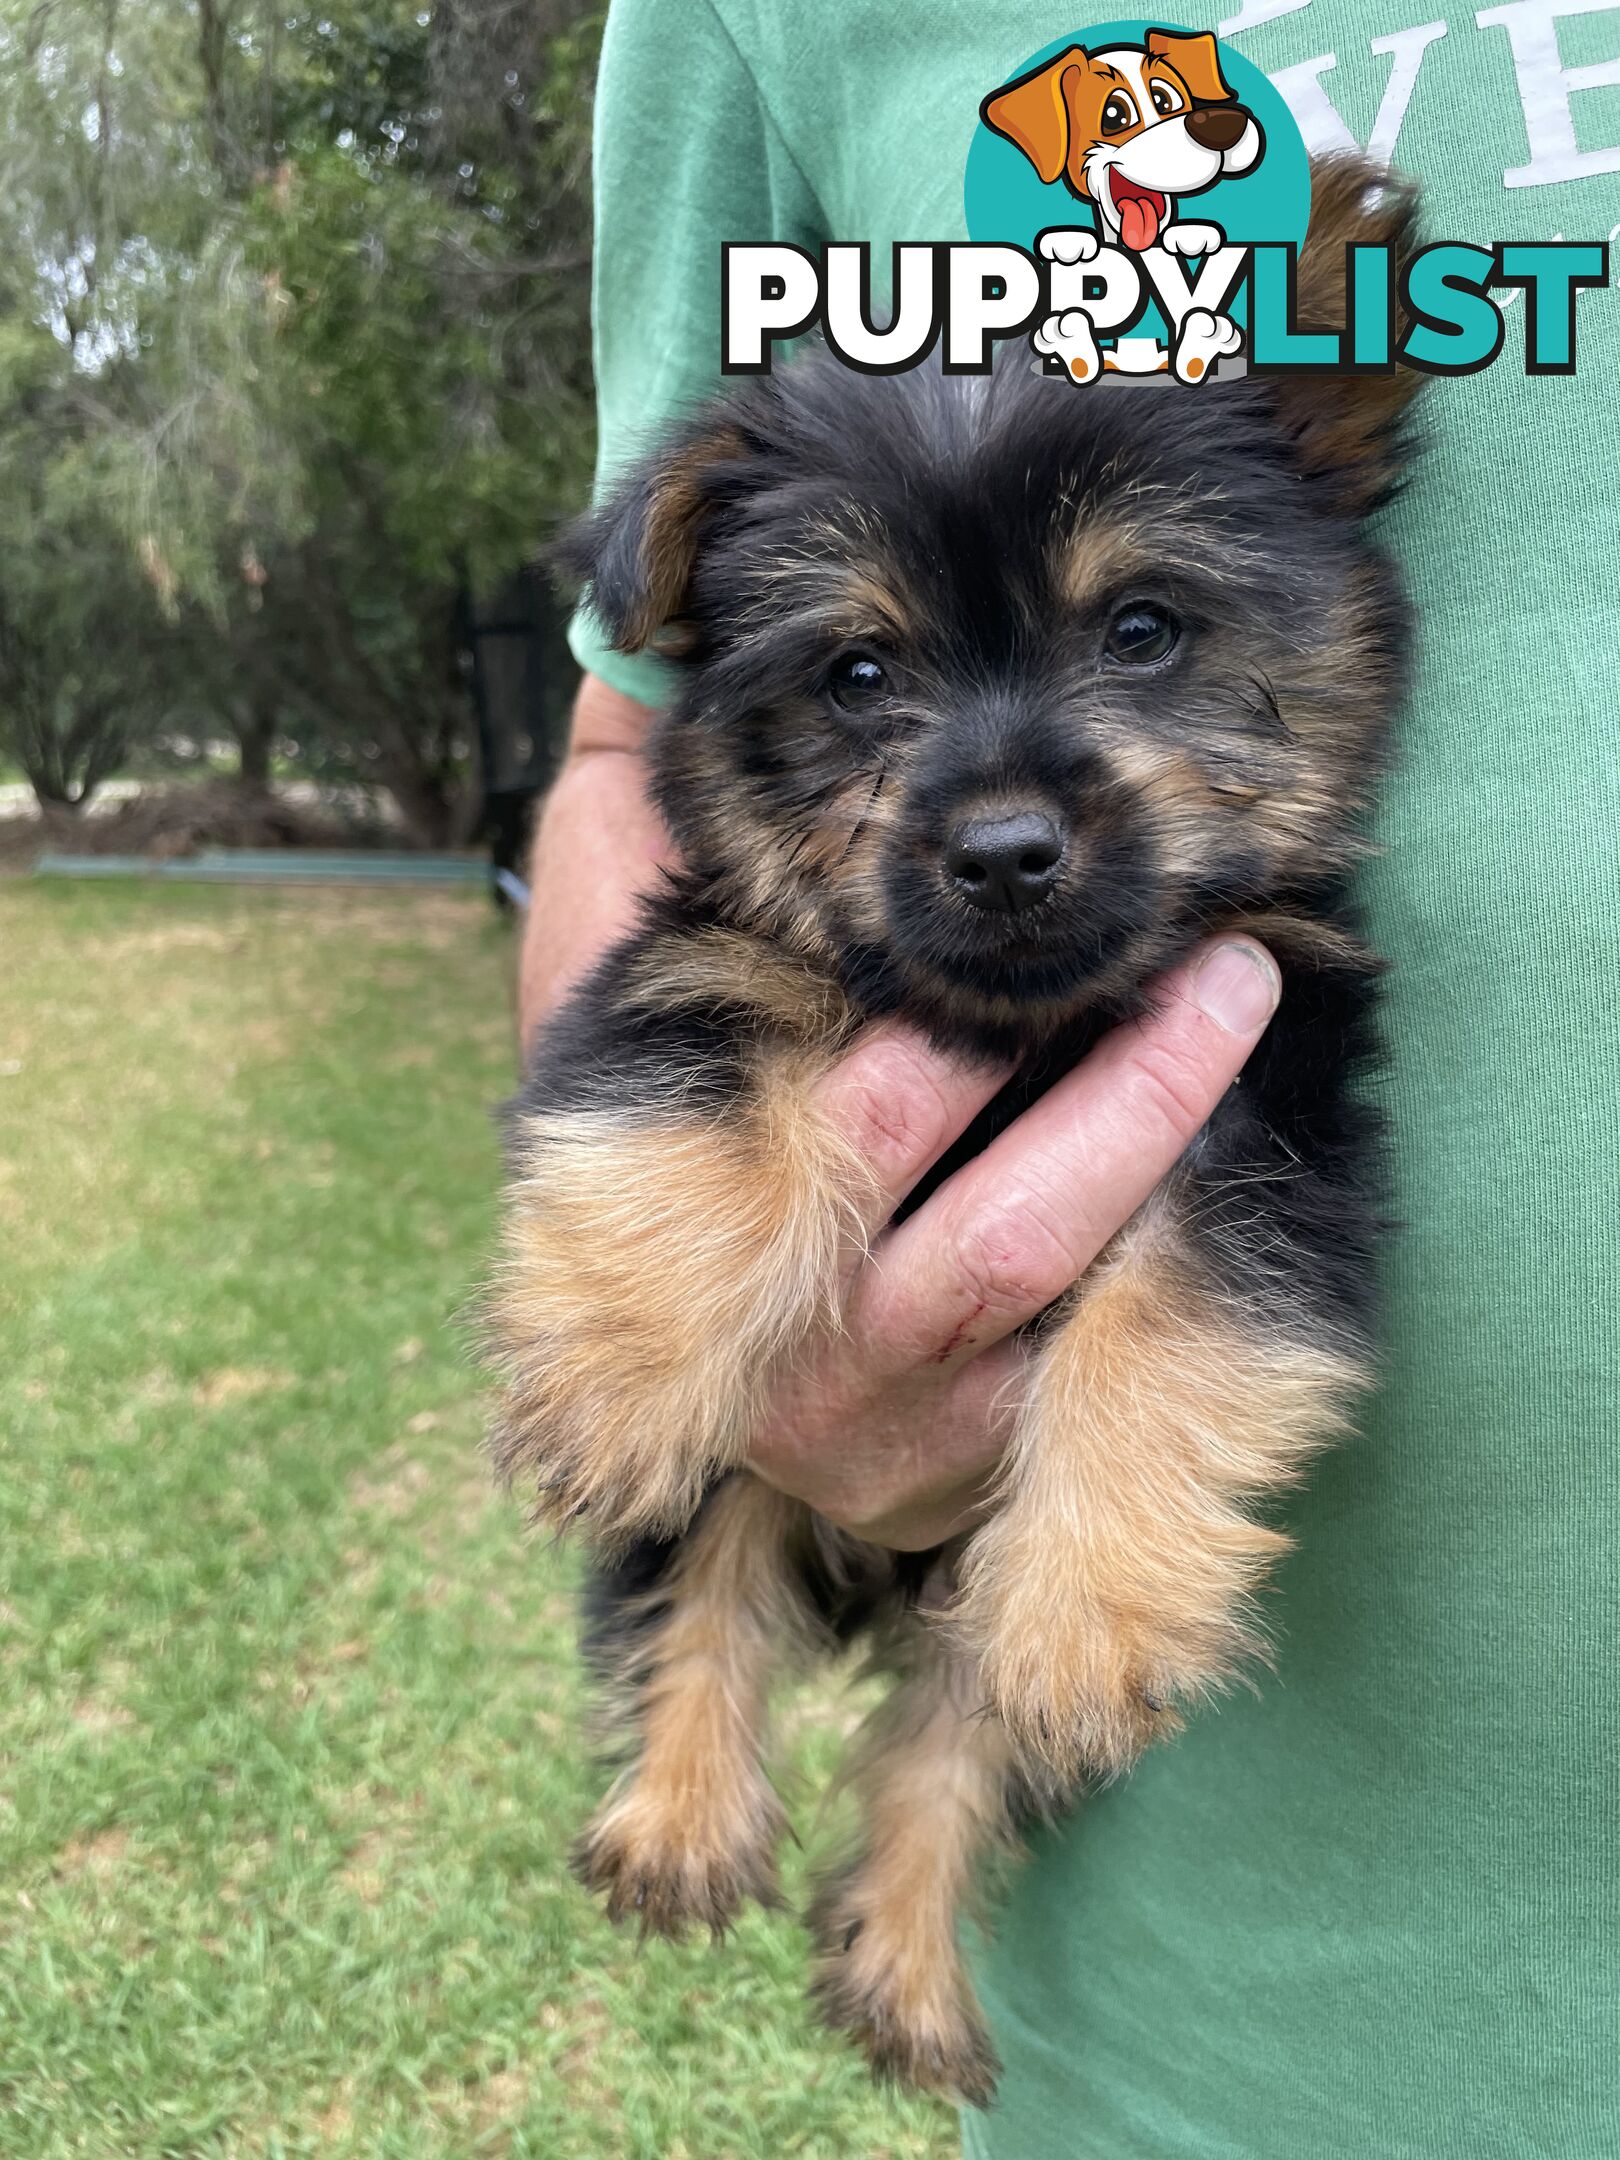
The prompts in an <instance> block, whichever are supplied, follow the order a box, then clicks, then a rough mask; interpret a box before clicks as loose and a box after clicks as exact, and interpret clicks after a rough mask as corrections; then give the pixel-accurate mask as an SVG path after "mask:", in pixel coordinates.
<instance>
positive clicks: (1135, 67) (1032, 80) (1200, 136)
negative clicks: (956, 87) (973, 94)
mask: <svg viewBox="0 0 1620 2160" xmlns="http://www.w3.org/2000/svg"><path fill="white" fill-rule="evenodd" d="M979 113H980V117H981V118H982V119H983V121H984V123H985V125H986V127H989V128H992V129H994V131H995V132H996V134H998V135H1004V136H1005V137H1006V139H1007V140H1008V141H1009V142H1011V143H1014V144H1016V145H1017V147H1018V148H1019V149H1020V150H1021V151H1022V152H1023V153H1024V155H1025V157H1027V158H1028V160H1029V162H1030V163H1031V164H1032V165H1033V166H1034V168H1035V170H1036V171H1037V172H1038V173H1039V174H1040V176H1041V178H1042V180H1043V181H1045V182H1047V183H1048V184H1050V183H1051V182H1053V181H1055V180H1059V179H1061V180H1062V182H1063V184H1064V186H1065V187H1066V188H1067V189H1068V191H1069V193H1070V194H1071V195H1073V196H1076V197H1077V198H1078V199H1079V200H1080V201H1082V202H1089V203H1090V204H1091V205H1092V207H1093V208H1094V209H1095V211H1096V213H1097V222H1098V227H1099V234H1100V238H1101V240H1102V242H1103V244H1104V245H1107V246H1124V247H1127V248H1129V249H1130V250H1131V252H1132V253H1133V254H1137V255H1140V254H1141V253H1142V252H1143V250H1144V249H1146V248H1150V247H1152V246H1153V245H1154V244H1155V243H1158V244H1159V245H1160V246H1162V247H1165V248H1168V249H1169V250H1170V251H1171V252H1172V253H1173V254H1177V255H1204V254H1207V253H1208V252H1209V250H1210V249H1211V248H1212V247H1215V246H1218V245H1219V244H1220V242H1221V240H1222V239H1223V238H1224V235H1223V234H1222V233H1221V230H1220V228H1219V226H1216V225H1205V224H1183V223H1181V222H1179V221H1178V219H1177V218H1176V215H1175V207H1176V203H1177V201H1178V199H1179V198H1181V197H1183V196H1187V195H1199V194H1202V193H1203V191H1204V190H1205V189H1206V188H1211V187H1213V186H1214V185H1215V183H1216V182H1217V181H1218V180H1224V179H1228V178H1234V177H1236V176H1237V175H1238V174H1240V173H1246V172H1252V171H1253V169H1254V167H1255V166H1256V165H1258V164H1259V162H1260V159H1261V157H1262V155H1263V154H1264V151H1265V137H1264V135H1263V134H1262V132H1261V129H1260V123H1259V121H1257V120H1256V119H1255V117H1254V115H1253V113H1251V112H1249V111H1248V110H1247V109H1246V108H1245V107H1244V106H1242V105H1240V104H1239V103H1238V101H1237V99H1236V97H1235V96H1234V94H1233V92H1232V90H1231V89H1230V87H1229V86H1228V84H1227V81H1226V78H1225V76H1224V75H1222V73H1221V63H1220V55H1219V53H1218V52H1217V50H1216V46H1215V40H1214V38H1213V37H1211V36H1210V34H1209V33H1208V31H1202V32H1200V33H1198V34H1197V35H1196V36H1184V35H1182V34H1181V33H1179V32H1177V31H1174V30H1150V31H1148V33H1147V35H1146V37H1145V38H1144V39H1143V41H1142V43H1141V44H1140V45H1119V46H1111V47H1110V48H1109V49H1108V50H1107V51H1105V52H1095V53H1091V52H1087V51H1086V50H1085V48H1084V47H1083V46H1080V45H1071V46H1070V47H1069V49H1068V51H1067V52H1063V53H1060V54H1059V55H1058V57H1057V58H1056V59H1055V60H1047V61H1044V62H1043V63H1042V64H1041V65H1040V66H1039V67H1036V68H1032V69H1031V70H1030V72H1029V73H1028V74H1027V75H1021V76H1020V77H1019V78H1018V80H1017V81H1016V82H1010V83H1007V84H1005V85H1004V86H1003V87H1002V88H1001V89H1000V90H995V91H992V92H991V94H990V95H989V97H987V98H986V99H985V100H984V102H983V104H982V105H981V106H980V107H979Z"/></svg>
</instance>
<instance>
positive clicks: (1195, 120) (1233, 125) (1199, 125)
mask: <svg viewBox="0 0 1620 2160" xmlns="http://www.w3.org/2000/svg"><path fill="white" fill-rule="evenodd" d="M1248 124H1249V115H1248V114H1247V112H1245V111H1244V109H1243V107H1242V106H1241V105H1200V106H1198V107H1197V108H1196V109H1195V110H1194V111H1192V112H1190V113H1189V114H1188V115H1187V133H1188V134H1189V135H1190V136H1191V137H1192V139H1193V141H1194V142H1195V143H1197V145H1198V147H1199V149H1200V150H1214V151H1215V152H1217V153H1218V154H1220V155H1223V156H1224V154H1225V153H1226V152H1227V151H1228V150H1230V149H1232V148H1233V147H1234V146H1235V145H1236V143H1237V142H1238V140H1239V138H1240V137H1241V136H1242V133H1243V130H1244V129H1245V128H1246V127H1247V126H1248Z"/></svg>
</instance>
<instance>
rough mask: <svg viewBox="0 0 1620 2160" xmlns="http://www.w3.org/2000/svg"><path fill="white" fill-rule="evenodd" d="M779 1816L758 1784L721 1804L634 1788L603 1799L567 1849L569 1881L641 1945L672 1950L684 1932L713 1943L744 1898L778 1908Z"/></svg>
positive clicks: (637, 1782) (638, 1784)
mask: <svg viewBox="0 0 1620 2160" xmlns="http://www.w3.org/2000/svg"><path fill="white" fill-rule="evenodd" d="M781 1833H782V1812H781V1807H780V1804H779V1803H778V1801H777V1799H776V1796H775V1794H774V1793H772V1792H771V1791H770V1789H769V1787H768V1786H766V1785H765V1784H764V1783H763V1781H759V1782H757V1783H754V1784H751V1785H750V1787H749V1788H748V1789H747V1790H746V1791H738V1792H736V1793H734V1794H732V1795H730V1796H729V1798H728V1799H726V1800H725V1801H724V1802H723V1803H722V1802H721V1801H720V1800H718V1799H717V1798H716V1797H715V1796H714V1795H708V1796H694V1795H692V1794H689V1793H680V1792H677V1791H668V1792H664V1791H660V1790H657V1789H654V1788H652V1787H650V1786H649V1785H648V1784H647V1783H645V1782H644V1781H642V1780H641V1779H632V1781H631V1782H630V1783H629V1784H628V1785H627V1786H626V1787H625V1788H624V1790H623V1791H622V1792H620V1793H617V1794H614V1795H611V1796H610V1797H609V1798H608V1800H607V1801H605V1802H604V1804H603V1806H602V1807H601V1808H600V1810H599V1811H598V1813H597V1815H596V1817H595V1820H594V1821H593V1822H592V1823H591V1824H590V1826H589V1828H588V1829H587V1830H586V1831H585V1833H584V1835H583V1836H582V1837H581V1838H580V1840H579V1842H578V1844H577V1845H576V1846H575V1848H574V1858H573V1866H574V1873H575V1874H576V1875H577V1876H578V1878H579V1880H580V1881H581V1882H582V1883H583V1884H584V1885H585V1887H586V1888H587V1889H588V1890H594V1891H596V1892H597V1893H598V1894H599V1895H600V1896H601V1898H602V1899H603V1901H604V1903H605V1904H606V1906H607V1913H608V1918H609V1919H610V1920H613V1921H625V1920H628V1921H631V1922H633V1923H634V1924H635V1925H636V1926H638V1927H639V1929H640V1931H641V1934H642V1936H643V1938H645V1937H647V1936H649V1935H661V1936H666V1937H668V1938H670V1939H671V1940H676V1941H678V1940H679V1939H680V1938H681V1937H682V1936H683V1935H685V1934H686V1932H687V1931H688V1929H689V1928H693V1927H704V1928H707V1929H708V1930H709V1932H710V1934H712V1935H714V1936H715V1937H717V1938H718V1937H719V1936H721V1935H723V1934H724V1933H725V1932H726V1930H727V1928H729V1927H730V1925H731V1923H732V1922H733V1921H734V1920H735V1919H736V1917H737V1914H738V1912H739V1911H740V1909H741V1907H742V1905H743V1902H744V1900H745V1899H748V1898H752V1899H754V1901H755V1902H756V1903H757V1904H760V1905H775V1904H777V1903H778V1902H779V1900H778V1897H777V1890H776V1847H777V1843H778V1841H779V1839H780V1837H781Z"/></svg>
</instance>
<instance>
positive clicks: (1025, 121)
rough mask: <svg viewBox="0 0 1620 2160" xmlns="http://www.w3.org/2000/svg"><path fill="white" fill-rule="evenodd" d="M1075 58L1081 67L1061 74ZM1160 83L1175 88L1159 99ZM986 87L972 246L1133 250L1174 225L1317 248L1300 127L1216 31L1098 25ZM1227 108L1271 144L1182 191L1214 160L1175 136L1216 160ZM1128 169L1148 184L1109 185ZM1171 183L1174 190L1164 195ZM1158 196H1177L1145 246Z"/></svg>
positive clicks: (967, 183)
mask: <svg viewBox="0 0 1620 2160" xmlns="http://www.w3.org/2000/svg"><path fill="white" fill-rule="evenodd" d="M1067 55H1073V56H1074V58H1073V60H1072V61H1071V62H1070V63H1069V64H1067V65H1062V66H1060V65H1059V63H1062V62H1064V61H1065V56H1067ZM1211 67H1213V69H1214V73H1213V74H1211V73H1210V72H1209V71H1210V69H1211ZM1111 78H1114V79H1111ZM1155 82H1157V83H1159V84H1161V85H1162V90H1160V91H1155V89H1154V87H1153V85H1154V83H1155ZM1144 89H1145V91H1146V94H1145V95H1144ZM985 90H986V93H987V94H986V96H985V99H984V103H983V104H982V105H981V107H980V118H979V125H978V127H977V129H976V130H975V132H974V137H973V141H972V144H971V146H970V148H969V150H968V159H967V172H966V177H965V180H964V183H963V204H964V208H965V211H966V215H967V229H968V235H969V237H970V238H971V239H973V240H977V241H1004V242H1006V241H1010V242H1012V243H1013V244H1014V245H1015V246H1018V247H1023V248H1030V249H1033V247H1034V245H1035V239H1036V235H1037V234H1039V233H1041V232H1043V231H1045V230H1047V229H1048V228H1050V227H1052V226H1058V225H1068V226H1076V227H1081V228H1087V227H1089V228H1090V229H1091V230H1093V231H1096V232H1097V233H1098V237H1099V239H1100V240H1102V241H1103V242H1104V243H1105V244H1106V243H1109V242H1112V243H1113V244H1114V245H1123V246H1125V247H1127V248H1133V247H1139V246H1140V245H1142V244H1146V245H1149V246H1151V245H1153V244H1155V243H1156V242H1157V241H1158V240H1159V237H1160V234H1161V233H1162V232H1163V230H1164V229H1165V227H1166V226H1167V225H1169V224H1170V223H1171V222H1172V220H1180V221H1182V222H1185V221H1188V220H1192V221H1196V222H1197V223H1199V224H1205V223H1208V224H1215V225H1218V226H1219V227H1220V228H1221V231H1222V232H1223V233H1224V234H1225V236H1226V238H1227V239H1228V240H1229V241H1230V242H1232V243H1233V245H1235V246H1257V245H1259V244H1260V243H1262V242H1266V241H1274V242H1290V243H1292V244H1294V245H1295V246H1297V245H1298V244H1299V243H1300V242H1301V241H1303V239H1304V238H1305V228H1306V225H1307V223H1308V222H1309V219H1310V211H1311V167H1310V158H1309V156H1308V155H1307V153H1306V149H1305V144H1304V141H1303V139H1302V138H1301V136H1300V132H1299V128H1298V126H1297V125H1296V124H1295V121H1294V116H1293V114H1292V113H1291V112H1290V111H1289V110H1288V107H1287V105H1286V104H1285V102H1284V101H1283V98H1282V96H1281V94H1280V93H1279V92H1278V91H1277V90H1275V89H1273V87H1272V85H1271V84H1270V82H1268V81H1267V79H1266V77H1265V76H1264V75H1263V74H1262V73H1261V72H1260V70H1259V69H1258V68H1257V67H1256V66H1255V65H1254V63H1253V61H1251V60H1246V59H1245V58H1244V57H1243V55H1242V54H1241V53H1237V52H1233V51H1232V50H1231V49H1230V47H1228V46H1225V45H1219V46H1218V45H1217V44H1216V41H1215V40H1214V39H1213V38H1212V37H1210V36H1209V35H1208V33H1207V32H1197V31H1190V30H1181V29H1178V28H1176V27H1175V26H1174V25H1172V24H1168V23H1162V22H1154V21H1152V20H1151V19H1148V20H1132V21H1128V22H1106V23H1097V24H1094V25H1093V26H1092V27H1091V28H1089V29H1086V30H1076V31H1074V32H1073V33H1072V34H1071V35H1069V36H1068V37H1061V38H1055V39H1054V40H1053V41H1052V43H1051V44H1050V45H1044V46H1042V48H1041V49H1040V51H1039V52H1035V53H1031V55H1030V56H1029V58H1028V59H1027V60H1026V61H1025V62H1024V63H1023V64H1022V66H1020V67H1017V68H1015V69H1014V70H1013V71H1012V72H1011V74H1010V75H1009V76H1008V77H1007V78H1006V81H1005V83H1003V84H1002V85H1000V86H997V85H996V84H993V83H987V84H986V85H985ZM1222 91H1224V92H1225V93H1226V95H1225V96H1222V95H1220V93H1221V92H1222ZM1009 92H1015V93H1017V94H1016V95H1013V96H1011V97H1009V95H1008V93H1009ZM1210 93H1214V94H1213V95H1211V94H1210ZM1223 105H1225V106H1226V107H1227V108H1228V110H1233V109H1236V110H1240V111H1242V112H1244V113H1247V114H1249V115H1252V118H1253V121H1254V123H1255V126H1256V132H1257V133H1258V134H1259V135H1260V136H1261V138H1262V144H1261V148H1260V152H1259V155H1258V157H1257V158H1256V159H1255V160H1254V162H1253V163H1252V164H1249V165H1248V166H1247V167H1246V168H1245V169H1243V170H1234V169H1232V167H1233V166H1234V165H1236V164H1237V163H1239V162H1241V161H1240V159H1237V158H1233V157H1232V156H1231V155H1230V152H1228V154H1227V156H1226V159H1225V169H1222V170H1220V171H1219V172H1218V173H1217V175H1216V177H1215V178H1214V179H1213V180H1212V181H1210V182H1209V183H1208V184H1203V185H1197V186H1194V187H1192V188H1191V189H1190V190H1187V191H1182V190H1181V189H1179V188H1178V187H1177V186H1176V183H1177V181H1179V180H1180V179H1182V178H1183V176H1185V178H1186V179H1187V180H1189V181H1194V182H1197V181H1201V180H1202V179H1203V173H1202V171H1201V170H1200V169H1199V168H1200V166H1204V167H1207V166H1208V165H1209V163H1210V162H1211V160H1210V159H1209V158H1205V159H1202V160H1199V159H1196V158H1195V157H1193V156H1192V155H1191V154H1190V153H1188V152H1186V151H1185V150H1184V149H1183V151H1182V155H1180V156H1179V157H1178V156H1177V154H1176V153H1177V150H1178V148H1179V147H1181V146H1179V145H1178V144H1176V143H1174V142H1172V141H1171V140H1170V136H1172V135H1181V136H1185V134H1186V133H1187V132H1188V131H1189V129H1191V130H1197V131H1199V132H1202V133H1205V134H1206V135H1208V136H1209V137H1210V142H1211V149H1212V151H1214V146H1215V145H1216V144H1218V143H1219V142H1220V141H1221V139H1222V135H1223V132H1224V131H1223V129H1222V127H1221V126H1220V124H1219V120H1218V117H1217V118H1213V119H1212V118H1210V117H1208V116H1212V115H1213V116H1219V115H1220V113H1221V108H1222V106H1223ZM1160 106H1163V107H1166V108H1168V109H1167V110H1165V111H1163V112H1161V111H1160V110H1159V107H1160ZM998 108H999V113H998ZM990 113H998V116H999V117H1001V118H1002V120H1003V123H1004V125H1003V127H1002V128H997V127H996V126H993V125H992V124H991V122H990V120H989V119H988V118H987V117H986V116H987V114H990ZM1166 129H1168V130H1169V135H1164V131H1165V130H1166ZM1161 136H1164V140H1163V144H1162V148H1161V147H1160V137H1161ZM1215 154H1216V155H1219V153H1218V152H1216V153H1215ZM1115 168H1120V169H1122V170H1123V171H1124V172H1132V173H1134V172H1136V171H1137V170H1138V169H1140V171H1141V173H1142V179H1141V182H1140V183H1138V182H1137V181H1136V180H1134V179H1132V180H1125V179H1123V178H1122V179H1121V180H1120V181H1118V182H1114V183H1112V184H1110V183H1109V181H1108V179H1107V178H1106V175H1107V174H1108V173H1109V172H1110V171H1111V170H1112V169H1115ZM1161 180H1163V181H1168V182H1169V183H1170V185H1167V186H1160V185H1157V184H1156V183H1158V182H1159V181H1161ZM1076 186H1078V187H1080V188H1081V189H1097V190H1099V191H1100V190H1102V189H1105V188H1106V190H1107V193H1108V195H1109V196H1113V195H1114V193H1115V189H1116V188H1117V190H1118V199H1116V200H1114V201H1112V202H1109V201H1106V200H1105V202H1104V205H1103V207H1102V208H1101V210H1099V207H1098V203H1097V200H1096V198H1095V195H1093V194H1089V193H1082V194H1078V195H1077V194H1076V193H1075V192H1073V190H1074V188H1075V187H1076ZM1155 194H1156V195H1158V196H1159V197H1160V198H1161V200H1165V199H1166V198H1167V204H1166V210H1165V212H1164V213H1162V214H1160V215H1158V216H1157V219H1156V229H1154V230H1153V231H1152V234H1151V237H1145V236H1146V235H1148V232H1149V226H1150V223H1152V222H1154V215H1155V209H1156V206H1155V205H1154V203H1153V202H1152V200H1151V197H1152V196H1153V195H1155ZM1144 198H1146V200H1145V201H1144ZM1133 200H1134V201H1135V202H1136V203H1137V205H1138V207H1137V208H1135V209H1131V208H1128V207H1127V208H1126V209H1125V211H1124V215H1123V217H1122V216H1121V214H1120V211H1121V203H1122V202H1123V203H1124V204H1126V205H1129V204H1130V203H1131V202H1132V201H1133Z"/></svg>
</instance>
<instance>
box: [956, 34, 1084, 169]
mask: <svg viewBox="0 0 1620 2160" xmlns="http://www.w3.org/2000/svg"><path fill="white" fill-rule="evenodd" d="M1090 64H1091V62H1090V55H1089V54H1087V53H1086V52H1084V51H1082V49H1081V48H1080V47H1079V46H1078V45H1071V46H1070V47H1069V49H1068V51H1067V52H1064V53H1059V54H1058V56H1057V58H1056V59H1055V60H1048V61H1047V62H1046V64H1045V65H1044V66H1043V67H1038V68H1031V69H1030V71H1029V73H1028V74H1027V75H1020V76H1019V78H1018V80H1017V81H1016V82H1010V83H1008V84H1007V85H1006V86H1005V88H1003V89H1000V90H992V91H991V93H990V95H989V96H988V97H987V98H986V99H985V100H984V102H983V104H982V105H981V106H980V107H979V118H980V119H981V120H982V121H983V122H984V124H985V126H986V127H987V128H993V129H994V130H995V132H996V133H997V134H998V135H1005V136H1006V138H1007V140H1008V141H1009V142H1010V143H1016V144H1017V145H1018V147H1019V149H1020V150H1022V151H1023V153H1024V155H1025V157H1027V158H1028V159H1029V162H1030V163H1031V164H1032V165H1033V166H1034V168H1035V170H1036V171H1037V172H1038V173H1039V174H1040V176H1041V178H1042V179H1043V180H1044V181H1046V182H1047V183H1048V184H1050V183H1051V182H1052V181H1054V180H1056V179H1057V178H1059V176H1060V175H1061V174H1062V171H1063V168H1064V166H1065V165H1067V164H1068V162H1069V132H1070V129H1069V95H1068V89H1067V87H1066V85H1065V82H1064V77H1065V76H1066V75H1068V74H1070V73H1071V72H1076V71H1078V70H1080V69H1083V68H1086V67H1089V66H1090Z"/></svg>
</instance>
